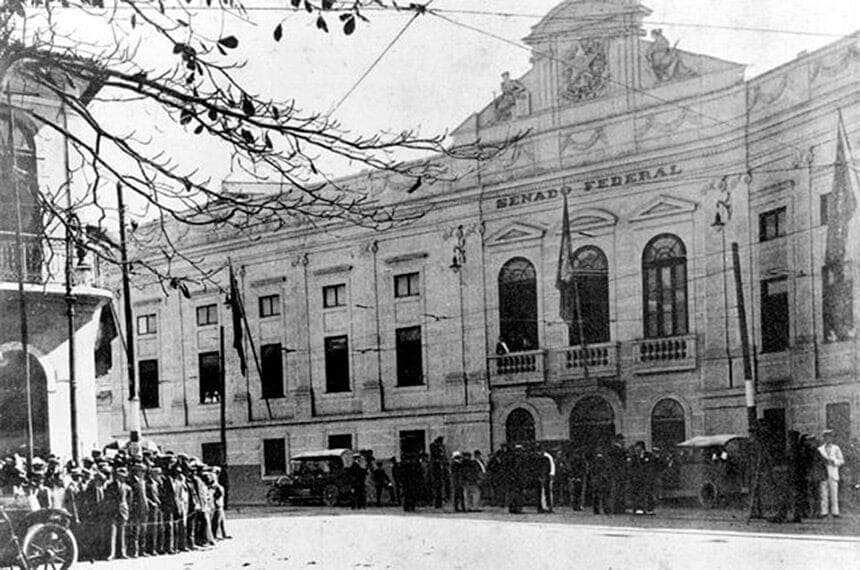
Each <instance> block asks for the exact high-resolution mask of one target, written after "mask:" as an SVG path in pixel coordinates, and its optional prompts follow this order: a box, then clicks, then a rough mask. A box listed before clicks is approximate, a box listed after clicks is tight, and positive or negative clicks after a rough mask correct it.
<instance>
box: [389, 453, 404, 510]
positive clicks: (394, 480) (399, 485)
mask: <svg viewBox="0 0 860 570" xmlns="http://www.w3.org/2000/svg"><path fill="white" fill-rule="evenodd" d="M391 485H392V486H391V493H392V495H393V496H392V499H393V501H394V504H395V505H399V504H400V501H402V500H403V466H402V465H401V464H400V463H399V462H398V461H397V458H396V457H392V458H391Z"/></svg>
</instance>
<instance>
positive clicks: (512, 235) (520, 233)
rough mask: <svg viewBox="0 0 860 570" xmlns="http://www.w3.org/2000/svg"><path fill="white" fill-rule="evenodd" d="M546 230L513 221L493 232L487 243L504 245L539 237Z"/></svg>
mask: <svg viewBox="0 0 860 570" xmlns="http://www.w3.org/2000/svg"><path fill="white" fill-rule="evenodd" d="M545 233H546V230H545V229H544V228H542V227H539V226H533V225H530V224H523V223H520V222H515V223H512V224H508V225H506V226H505V227H503V228H502V229H500V230H499V231H497V232H495V233H494V234H492V235H491V236H490V238H489V239H488V240H487V244H488V245H491V246H492V245H504V244H507V243H513V242H518V241H526V240H532V239H541V238H542V237H543V236H544V234H545Z"/></svg>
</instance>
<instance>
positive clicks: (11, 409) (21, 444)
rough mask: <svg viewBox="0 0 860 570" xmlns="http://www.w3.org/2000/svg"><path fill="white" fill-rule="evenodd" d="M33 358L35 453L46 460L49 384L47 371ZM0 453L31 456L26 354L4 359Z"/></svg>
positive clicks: (8, 353) (0, 381)
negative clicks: (25, 371)
mask: <svg viewBox="0 0 860 570" xmlns="http://www.w3.org/2000/svg"><path fill="white" fill-rule="evenodd" d="M29 358H30V394H31V397H30V401H31V403H32V414H33V451H34V453H36V454H37V455H42V456H45V455H47V454H48V453H49V451H50V441H49V439H48V436H49V434H48V381H47V377H46V376H45V369H44V368H42V365H41V364H39V361H38V360H37V359H36V357H34V356H33V355H32V354H31V355H30V356H29ZM0 452H2V453H3V454H4V455H5V454H6V453H14V452H17V453H20V454H21V455H27V453H28V449H27V383H26V379H25V374H24V353H23V352H22V351H20V350H9V351H5V352H3V353H2V355H0Z"/></svg>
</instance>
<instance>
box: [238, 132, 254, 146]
mask: <svg viewBox="0 0 860 570" xmlns="http://www.w3.org/2000/svg"><path fill="white" fill-rule="evenodd" d="M241 134H242V140H244V141H245V142H246V143H247V144H249V145H250V144H254V135H252V134H251V131H249V130H248V129H242V133H241Z"/></svg>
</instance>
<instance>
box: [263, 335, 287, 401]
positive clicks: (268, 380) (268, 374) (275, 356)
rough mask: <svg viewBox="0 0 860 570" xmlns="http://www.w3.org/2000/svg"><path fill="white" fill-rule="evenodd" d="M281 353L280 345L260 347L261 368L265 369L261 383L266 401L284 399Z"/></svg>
mask: <svg viewBox="0 0 860 570" xmlns="http://www.w3.org/2000/svg"><path fill="white" fill-rule="evenodd" d="M281 352H282V351H281V345H280V343H278V344H264V345H263V346H261V347H260V360H261V362H260V367H261V368H262V369H263V376H262V378H260V383H261V384H262V386H261V387H262V393H263V398H265V399H269V398H283V397H284V366H283V358H282V356H281Z"/></svg>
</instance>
